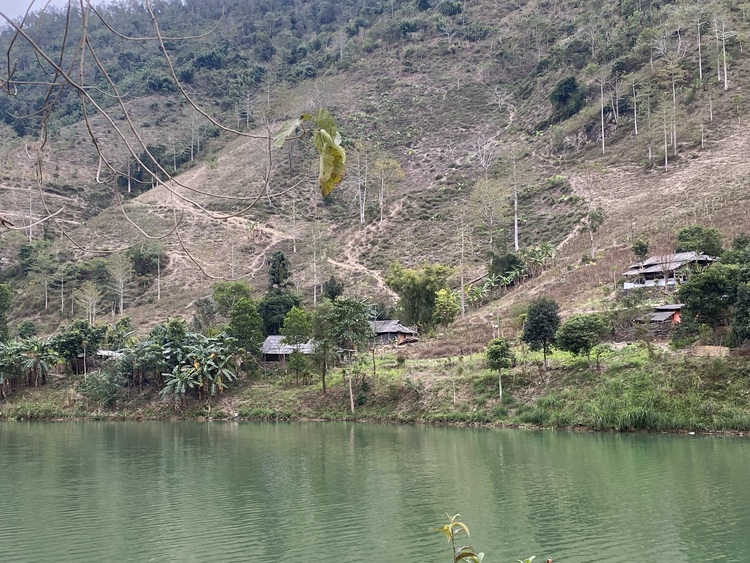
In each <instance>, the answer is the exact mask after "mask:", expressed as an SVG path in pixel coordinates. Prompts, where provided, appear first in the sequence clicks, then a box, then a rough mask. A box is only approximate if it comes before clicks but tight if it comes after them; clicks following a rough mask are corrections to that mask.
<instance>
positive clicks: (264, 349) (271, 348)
mask: <svg viewBox="0 0 750 563" xmlns="http://www.w3.org/2000/svg"><path fill="white" fill-rule="evenodd" d="M283 340H284V337H283V336H281V335H279V334H274V335H271V336H267V337H266V339H265V340H264V341H263V345H262V346H261V347H260V352H261V354H263V359H264V360H265V361H267V362H278V361H284V360H285V359H286V358H287V357H288V356H291V355H292V352H294V351H295V350H296V351H298V352H301V353H303V354H305V355H308V354H312V353H313V348H314V346H313V341H312V340H310V341H308V342H305V343H304V344H286V343H284V341H283Z"/></svg>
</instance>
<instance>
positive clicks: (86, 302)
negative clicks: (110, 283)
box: [75, 280, 102, 324]
mask: <svg viewBox="0 0 750 563" xmlns="http://www.w3.org/2000/svg"><path fill="white" fill-rule="evenodd" d="M75 299H76V301H77V302H78V304H79V305H81V306H82V307H83V309H84V311H85V312H86V320H87V321H88V322H89V324H94V323H95V322H96V311H97V307H98V306H99V302H100V301H101V299H102V292H101V291H99V288H98V287H97V286H96V284H95V283H94V282H93V281H91V280H89V281H86V282H84V283H83V285H81V287H80V288H79V289H78V290H77V291H76V292H75Z"/></svg>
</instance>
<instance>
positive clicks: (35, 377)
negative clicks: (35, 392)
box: [18, 338, 59, 387]
mask: <svg viewBox="0 0 750 563" xmlns="http://www.w3.org/2000/svg"><path fill="white" fill-rule="evenodd" d="M18 352H19V353H20V358H21V360H20V363H21V368H22V369H23V370H24V371H25V372H26V376H27V384H28V386H29V387H31V386H34V387H39V383H40V381H41V384H42V385H45V384H46V383H47V374H48V373H49V372H50V370H51V369H52V366H54V365H55V363H57V360H58V358H59V356H58V355H57V352H55V350H54V349H53V348H52V342H51V340H50V339H49V338H48V339H46V340H42V339H41V338H28V339H26V340H21V341H20V342H19V344H18Z"/></svg>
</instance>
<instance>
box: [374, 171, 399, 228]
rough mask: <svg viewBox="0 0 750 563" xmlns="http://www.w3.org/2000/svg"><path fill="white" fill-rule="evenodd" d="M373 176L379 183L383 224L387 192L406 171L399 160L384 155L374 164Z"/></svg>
mask: <svg viewBox="0 0 750 563" xmlns="http://www.w3.org/2000/svg"><path fill="white" fill-rule="evenodd" d="M372 177H373V178H374V179H375V181H376V182H377V183H378V206H379V207H380V225H382V224H383V211H384V210H385V195H386V192H387V191H388V190H389V189H393V188H394V185H393V184H394V183H395V182H397V181H398V180H401V179H402V178H403V177H404V171H403V170H402V169H401V165H400V164H399V163H398V161H397V160H394V159H392V158H387V157H382V158H378V159H377V160H376V161H375V164H373V166H372Z"/></svg>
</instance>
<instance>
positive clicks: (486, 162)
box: [473, 135, 498, 180]
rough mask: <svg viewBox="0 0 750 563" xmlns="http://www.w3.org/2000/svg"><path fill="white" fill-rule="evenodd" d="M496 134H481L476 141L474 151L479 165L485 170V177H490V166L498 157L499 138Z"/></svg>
mask: <svg viewBox="0 0 750 563" xmlns="http://www.w3.org/2000/svg"><path fill="white" fill-rule="evenodd" d="M496 137H497V136H496V135H493V136H489V135H481V136H480V137H478V138H477V139H476V140H475V142H474V147H473V148H474V153H473V156H474V157H476V159H477V162H478V163H479V166H481V167H482V169H483V170H484V179H485V180H486V179H487V178H489V173H490V168H492V165H493V164H494V163H495V160H496V159H497V145H498V143H497V139H496Z"/></svg>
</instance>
